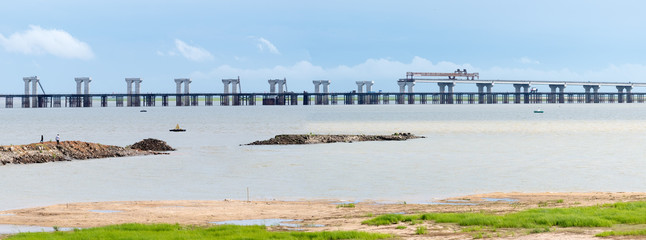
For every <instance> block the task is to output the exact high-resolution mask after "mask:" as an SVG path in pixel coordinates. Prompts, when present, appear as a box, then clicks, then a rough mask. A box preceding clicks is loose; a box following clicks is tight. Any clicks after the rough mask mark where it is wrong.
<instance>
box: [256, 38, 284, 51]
mask: <svg viewBox="0 0 646 240" xmlns="http://www.w3.org/2000/svg"><path fill="white" fill-rule="evenodd" d="M257 46H258V49H260V51H261V52H262V51H265V49H267V51H269V52H270V53H273V54H280V52H279V51H278V48H276V46H274V44H273V43H271V42H270V41H269V40H267V39H265V38H262V37H261V38H258V45H257Z"/></svg>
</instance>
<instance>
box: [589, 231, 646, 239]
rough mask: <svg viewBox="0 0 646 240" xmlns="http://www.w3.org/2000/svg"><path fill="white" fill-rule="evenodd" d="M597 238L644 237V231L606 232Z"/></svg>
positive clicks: (645, 232) (645, 233)
mask: <svg viewBox="0 0 646 240" xmlns="http://www.w3.org/2000/svg"><path fill="white" fill-rule="evenodd" d="M595 236H597V237H610V236H646V229H640V230H633V231H608V232H602V233H599V234H597V235H595Z"/></svg>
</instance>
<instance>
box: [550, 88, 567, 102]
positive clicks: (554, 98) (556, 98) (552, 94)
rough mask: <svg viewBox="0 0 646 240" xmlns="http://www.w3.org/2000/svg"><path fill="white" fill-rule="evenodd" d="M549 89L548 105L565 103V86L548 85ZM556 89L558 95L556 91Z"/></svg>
mask: <svg viewBox="0 0 646 240" xmlns="http://www.w3.org/2000/svg"><path fill="white" fill-rule="evenodd" d="M549 87H550V97H549V103H557V102H558V103H565V99H564V98H565V95H564V94H563V91H564V89H565V84H549ZM557 89H558V91H559V92H558V95H557V92H556V90H557Z"/></svg>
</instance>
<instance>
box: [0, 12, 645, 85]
mask: <svg viewBox="0 0 646 240" xmlns="http://www.w3.org/2000/svg"><path fill="white" fill-rule="evenodd" d="M0 4H1V7H0V82H1V83H2V85H0V94H21V93H23V92H24V82H23V81H22V78H23V77H27V76H38V77H39V79H40V82H41V84H42V86H43V88H44V91H45V92H47V93H75V91H76V83H75V81H74V78H75V77H91V78H92V82H91V84H90V92H91V93H125V91H126V82H125V78H130V77H140V78H142V79H143V82H142V85H141V89H142V92H156V93H172V92H175V82H174V79H175V78H191V80H192V83H191V87H190V90H191V92H193V93H204V92H215V93H220V92H223V85H222V82H221V79H226V78H237V77H240V79H241V89H242V91H243V92H268V91H269V84H268V83H267V80H268V79H283V78H284V79H287V88H288V90H289V91H294V92H302V91H308V92H313V91H314V87H313V84H312V80H330V81H331V85H330V91H333V92H347V91H351V90H353V89H356V84H355V83H354V82H355V81H374V82H375V85H374V86H373V90H382V91H387V92H396V91H398V89H399V88H398V86H397V84H396V81H397V79H399V78H403V77H405V74H406V72H409V71H416V72H453V71H454V70H455V69H457V68H460V69H462V68H464V69H467V70H468V71H469V72H478V73H479V74H480V78H481V79H510V80H512V79H513V80H517V79H528V80H563V81H608V82H614V81H617V82H646V79H644V78H645V77H646V58H645V53H646V31H643V29H644V25H645V24H646V14H644V13H643V10H644V9H646V2H644V1H621V0H618V1H595V0H586V1H583V0H581V1H574V0H572V1H568V0H558V1H551V0H542V1H531V0H527V1H515V0H509V1H505V0H498V1H496V0H491V1H479V0H473V1H470V0H457V1H407V0H402V1H379V0H377V1H336V0H329V1H282V0H274V1H262V0H257V1H256V0H238V1H228V0H227V1H224V0H222V1H219V0H212V1H207V0H187V1H160V0H155V1H145V0H141V1H138V0H113V1H81V0H58V1H49V0H21V1H4V2H3V3H0ZM538 87H539V88H541V86H538ZM496 88H498V89H504V90H508V88H504V87H502V86H495V87H494V91H495V90H496ZM543 88H545V86H543ZM578 88H579V87H574V86H573V87H570V88H567V89H566V91H583V90H582V89H578ZM415 90H416V91H418V92H421V91H425V92H431V91H432V92H436V91H438V87H437V85H435V84H428V83H427V84H421V83H420V84H417V85H416V86H415ZM602 90H603V88H602ZM606 90H607V91H611V90H612V89H610V88H608V89H606ZM456 91H476V87H475V85H462V86H459V87H457V88H456ZM499 91H500V90H499ZM613 91H616V90H613ZM634 91H635V92H644V91H646V89H635V90H634Z"/></svg>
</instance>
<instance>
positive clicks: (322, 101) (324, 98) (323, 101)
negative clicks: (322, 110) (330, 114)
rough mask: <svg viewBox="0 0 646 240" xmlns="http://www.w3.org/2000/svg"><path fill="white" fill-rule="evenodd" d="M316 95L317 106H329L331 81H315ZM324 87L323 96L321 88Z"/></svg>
mask: <svg viewBox="0 0 646 240" xmlns="http://www.w3.org/2000/svg"><path fill="white" fill-rule="evenodd" d="M312 83H314V93H316V103H315V104H316V105H328V104H330V100H329V99H328V91H329V90H330V80H314V81H312ZM321 85H323V94H322V95H321V94H320V93H321V92H320V86H321Z"/></svg>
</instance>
